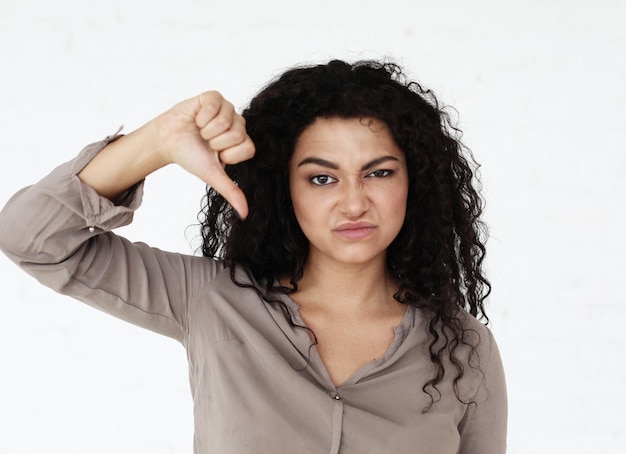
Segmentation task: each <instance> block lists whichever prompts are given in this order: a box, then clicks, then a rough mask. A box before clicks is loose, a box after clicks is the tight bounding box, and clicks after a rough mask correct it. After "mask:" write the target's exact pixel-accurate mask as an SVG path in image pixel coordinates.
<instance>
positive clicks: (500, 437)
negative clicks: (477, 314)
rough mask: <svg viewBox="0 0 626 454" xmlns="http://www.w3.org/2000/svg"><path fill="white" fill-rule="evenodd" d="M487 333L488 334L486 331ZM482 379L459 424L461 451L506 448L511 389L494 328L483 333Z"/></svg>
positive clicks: (483, 453)
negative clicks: (509, 391)
mask: <svg viewBox="0 0 626 454" xmlns="http://www.w3.org/2000/svg"><path fill="white" fill-rule="evenodd" d="M483 333H484V334H483ZM481 337H482V340H481V347H480V352H479V355H480V359H481V361H480V362H481V368H482V371H481V372H480V375H481V376H482V378H483V379H482V380H481V382H480V384H479V386H478V387H477V391H476V393H475V395H474V396H473V399H472V400H473V402H474V403H472V404H470V405H469V406H468V409H467V411H466V413H465V416H464V417H463V420H462V421H461V423H460V425H459V432H460V435H461V445H460V447H459V454H487V453H489V454H503V453H504V452H506V432H507V392H506V381H505V377H504V369H503V367H502V360H501V358H500V352H499V350H498V346H497V344H496V341H495V339H494V338H493V335H492V333H491V331H489V330H487V329H484V330H483V332H482V333H481Z"/></svg>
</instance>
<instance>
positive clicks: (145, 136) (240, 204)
mask: <svg viewBox="0 0 626 454" xmlns="http://www.w3.org/2000/svg"><path fill="white" fill-rule="evenodd" d="M253 155H254V144H253V143H252V140H251V139H250V137H248V135H247V134H246V129H245V120H244V118H243V117H242V116H241V115H239V114H237V113H236V112H235V109H234V107H233V105H232V104H231V103H230V102H228V101H227V100H225V99H224V98H223V97H222V95H221V94H219V93H218V92H216V91H209V92H205V93H203V94H201V95H199V96H196V97H195V98H191V99H188V100H186V101H183V102H181V103H179V104H177V105H175V106H174V107H172V108H171V109H170V110H168V111H167V112H165V113H163V114H161V115H159V116H158V117H156V118H155V119H153V120H152V121H150V122H148V123H146V124H145V125H144V126H142V127H140V128H139V129H137V130H136V131H134V132H131V133H130V134H128V135H126V136H123V137H121V138H120V139H118V140H116V141H114V142H112V143H110V144H109V145H107V146H106V148H104V150H102V151H101V152H100V153H99V154H98V155H97V156H96V157H95V158H94V159H93V160H92V161H91V162H90V163H89V164H88V165H87V166H86V167H85V168H84V169H83V170H82V171H81V172H80V173H79V174H78V177H79V178H80V179H81V181H83V182H84V183H85V184H87V185H89V186H91V187H92V188H93V189H95V190H96V191H97V192H98V193H99V194H100V195H102V196H104V197H107V198H109V199H111V200H115V199H116V198H118V197H119V196H120V195H121V194H123V193H124V192H125V191H126V190H127V189H129V188H130V187H132V186H133V185H134V184H136V183H137V182H139V181H141V180H142V179H144V178H145V177H146V176H147V175H149V174H150V173H152V172H154V171H155V170H157V169H159V168H161V167H164V166H166V165H168V164H172V163H174V164H178V165H180V166H181V167H182V168H184V169H185V170H187V171H188V172H190V173H192V174H193V175H196V176H197V177H199V178H200V179H202V180H203V181H204V182H205V183H207V184H208V185H210V186H212V187H213V188H214V189H215V190H216V191H218V192H219V193H220V194H222V195H223V196H224V197H225V198H226V200H228V202H229V203H230V204H231V205H232V206H233V208H234V209H235V210H236V211H237V212H238V213H239V215H240V216H241V217H242V218H245V217H246V216H247V214H248V205H247V202H246V198H245V196H244V194H243V192H242V191H241V190H240V189H239V188H238V187H237V185H236V184H235V183H234V182H233V181H232V180H231V179H230V178H229V177H228V176H227V175H226V173H225V172H224V169H223V166H224V165H225V164H236V163H238V162H241V161H245V160H247V159H250V158H251V157H252V156H253Z"/></svg>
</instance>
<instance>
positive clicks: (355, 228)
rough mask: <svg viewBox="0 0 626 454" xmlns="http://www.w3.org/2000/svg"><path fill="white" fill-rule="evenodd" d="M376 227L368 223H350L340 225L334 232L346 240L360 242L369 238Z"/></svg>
mask: <svg viewBox="0 0 626 454" xmlns="http://www.w3.org/2000/svg"><path fill="white" fill-rule="evenodd" d="M374 230H376V226H375V225H374V224H371V223H369V222H350V223H345V224H341V225H340V226H339V227H337V228H336V229H335V230H334V232H335V233H336V234H337V235H339V236H340V237H342V238H344V239H347V240H362V239H365V238H367V237H368V236H370V235H371V234H372V233H374Z"/></svg>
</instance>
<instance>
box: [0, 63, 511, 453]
mask: <svg viewBox="0 0 626 454" xmlns="http://www.w3.org/2000/svg"><path fill="white" fill-rule="evenodd" d="M457 132H458V131H456V130H455V128H454V127H452V126H451V125H450V124H449V121H448V117H447V115H446V114H445V111H444V109H443V108H441V106H440V105H439V104H438V102H437V101H436V99H435V97H434V96H433V94H432V93H431V92H430V91H427V90H424V89H422V88H421V87H420V85H418V84H417V83H415V82H410V81H407V80H405V78H404V76H403V75H402V73H401V71H400V68H398V67H397V66H395V65H393V64H389V63H377V62H358V63H356V64H348V63H345V62H341V61H331V62H329V63H328V64H323V65H317V66H310V67H300V68H295V69H292V70H290V71H287V72H286V73H285V74H283V75H282V76H281V77H280V78H278V79H277V80H275V81H273V82H272V83H271V84H269V85H268V86H267V87H266V88H265V89H263V90H262V91H261V92H260V93H259V94H258V95H257V96H256V97H255V98H254V99H253V100H252V101H251V103H250V105H249V107H248V108H247V109H245V111H244V112H243V114H242V115H239V114H237V113H236V112H235V110H234V108H233V105H232V104H231V103H229V102H228V101H226V100H224V99H223V98H222V96H221V95H220V94H219V93H217V92H207V93H204V94H201V95H199V96H197V97H196V98H193V99H189V100H187V101H184V102H182V103H180V104H178V105H176V106H174V107H173V108H172V109H170V110H169V111H167V112H165V113H163V114H161V115H159V116H158V117H156V118H155V119H153V120H152V121H150V122H148V123H147V124H145V125H144V126H142V127H141V128H139V129H138V130H136V131H134V132H132V133H130V134H128V135H125V136H118V135H116V136H113V137H108V138H106V139H105V140H104V141H102V142H98V143H95V144H92V145H90V146H88V147H87V148H85V149H84V150H83V151H82V152H81V153H80V154H79V155H78V157H76V158H75V159H73V160H72V161H70V162H68V163H66V164H63V165H61V166H60V167H58V168H57V169H55V170H54V171H53V172H52V173H51V174H50V175H49V176H47V177H46V178H44V179H43V180H42V181H40V182H39V183H37V184H35V185H34V186H31V187H28V188H25V189H23V190H22V191H20V192H19V193H18V194H16V196H14V197H13V198H12V199H11V200H10V201H9V203H8V204H7V205H6V207H5V208H4V210H3V212H2V214H1V216H0V238H1V244H0V246H1V248H2V250H3V251H4V252H5V253H6V254H7V255H8V256H9V257H10V258H11V259H12V260H14V261H15V262H16V263H17V264H18V265H19V266H21V267H22V268H23V269H24V270H26V271H27V272H29V273H31V274H32V275H34V276H35V277H36V278H37V279H39V280H40V281H41V282H42V283H44V284H45V285H48V286H50V287H52V288H53V289H55V290H57V291H59V292H62V293H65V294H68V295H71V296H73V297H75V298H77V299H80V300H82V301H85V302H86V303H88V304H91V305H93V306H96V307H98V308H100V309H102V310H104V311H106V312H109V313H111V314H113V315H115V316H117V317H119V318H122V319H125V320H127V321H130V322H132V323H135V324H137V325H140V326H143V327H145V328H148V329H150V330H153V331H156V332H159V333H162V334H165V335H167V336H171V337H173V338H175V339H177V340H179V341H180V342H182V343H183V345H184V346H185V347H186V349H187V352H188V357H189V373H190V378H191V387H192V394H193V399H194V408H195V410H194V411H195V444H194V448H195V452H196V453H220V454H226V453H272V454H275V453H342V454H365V453H409V452H411V453H427V454H438V453H442V454H443V453H450V454H454V453H476V454H491V453H493V454H495V453H503V452H505V446H506V442H505V438H506V391H505V383H504V376H503V371H502V364H501V360H500V356H499V353H498V349H497V346H496V343H495V342H494V340H493V337H492V335H491V333H490V331H489V330H488V329H487V328H486V327H485V326H484V325H483V324H482V323H480V322H479V321H478V320H479V319H484V320H486V319H487V318H486V314H485V311H484V307H483V301H484V299H485V298H486V296H487V294H488V293H489V288H490V287H489V283H488V281H487V279H486V278H485V275H484V273H483V272H482V270H481V264H482V261H483V257H484V253H485V248H484V238H483V228H482V223H481V221H480V218H479V217H480V214H481V211H482V202H481V199H480V198H479V195H478V193H477V191H476V190H475V188H474V187H473V180H474V175H473V171H472V165H471V162H472V161H469V160H468V158H469V157H468V156H466V153H465V151H466V150H465V149H464V147H463V146H462V144H461V143H460V142H459V140H458V139H457V137H458V135H459V134H457ZM172 163H175V164H178V165H180V166H181V167H183V168H185V169H186V170H188V171H189V172H190V173H192V174H194V175H196V176H198V177H200V178H201V179H203V180H204V181H205V182H206V183H207V185H208V186H209V189H208V192H207V196H206V205H205V208H204V209H203V212H202V237H203V247H202V252H203V256H202V257H199V256H185V255H181V254H175V253H168V252H163V251H160V250H157V249H152V248H149V247H148V246H146V245H144V244H132V243H130V242H128V241H127V240H125V239H124V238H121V237H119V236H117V235H115V234H114V233H112V232H111V231H112V229H114V228H116V227H119V226H121V225H124V224H126V223H128V222H130V221H131V218H132V213H133V211H134V210H135V209H136V208H137V207H138V205H139V203H140V198H141V193H142V187H143V186H142V181H143V179H144V178H145V177H147V176H148V175H149V174H150V173H152V172H154V171H156V170H157V169H159V168H161V167H163V166H165V165H168V164H172Z"/></svg>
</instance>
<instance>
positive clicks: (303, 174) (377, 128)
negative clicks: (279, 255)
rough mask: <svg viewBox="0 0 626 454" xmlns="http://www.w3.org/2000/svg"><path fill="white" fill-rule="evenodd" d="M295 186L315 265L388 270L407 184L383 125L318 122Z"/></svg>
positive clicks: (306, 134)
mask: <svg viewBox="0 0 626 454" xmlns="http://www.w3.org/2000/svg"><path fill="white" fill-rule="evenodd" d="M289 185H290V192H291V199H292V202H293V208H294V212H295V215H296V218H297V220H298V223H299V224H300V227H301V229H302V231H303V232H304V234H305V236H306V237H307V239H308V240H309V257H308V260H309V265H310V264H312V262H314V263H317V264H322V262H324V261H332V262H335V263H341V264H345V265H351V264H368V263H376V264H378V265H384V263H385V257H386V251H387V248H388V247H389V245H390V244H391V242H392V241H393V240H394V238H395V237H396V236H397V235H398V232H399V231H400V229H401V228H402V224H403V222H404V217H405V214H406V202H407V192H408V186H409V183H408V175H407V168H406V160H405V156H404V152H403V151H402V150H401V149H400V148H398V146H397V145H396V143H395V141H394V140H393V138H392V136H391V132H390V131H389V128H388V127H387V125H386V124H385V123H383V122H381V121H379V120H375V119H371V118H361V119H358V118H351V119H343V118H318V119H317V120H316V121H315V122H314V123H313V124H311V125H310V126H309V127H307V128H306V129H305V130H304V131H303V132H302V134H301V135H300V137H299V138H298V141H297V143H296V147H295V150H294V153H293V156H292V158H291V162H290V164H289Z"/></svg>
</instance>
